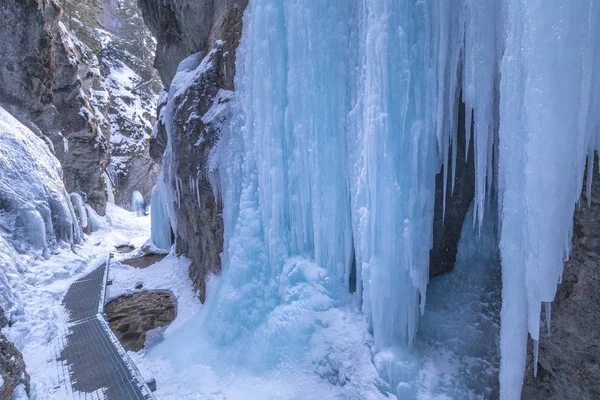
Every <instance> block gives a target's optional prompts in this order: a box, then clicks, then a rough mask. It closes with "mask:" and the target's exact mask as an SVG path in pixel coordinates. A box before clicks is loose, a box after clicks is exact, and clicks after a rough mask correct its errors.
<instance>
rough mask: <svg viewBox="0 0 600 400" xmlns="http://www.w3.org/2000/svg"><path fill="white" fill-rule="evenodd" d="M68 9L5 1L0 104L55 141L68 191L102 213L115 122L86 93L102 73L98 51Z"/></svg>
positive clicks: (0, 8) (0, 11) (0, 10)
mask: <svg viewBox="0 0 600 400" xmlns="http://www.w3.org/2000/svg"><path fill="white" fill-rule="evenodd" d="M61 14H62V10H61V8H60V7H59V6H58V5H57V4H56V3H55V2H54V1H53V0H50V1H47V0H32V1H24V0H8V1H4V2H2V4H1V5H0V18H1V19H2V21H3V22H4V24H5V27H6V29H2V30H1V31H0V41H1V42H2V44H3V45H2V47H1V48H0V60H2V63H1V64H0V102H1V103H2V104H3V105H4V106H5V107H6V108H7V109H8V110H9V111H10V112H11V113H13V114H14V115H15V116H17V117H18V118H19V120H21V121H22V122H24V123H26V124H27V125H28V126H29V127H30V128H31V129H32V130H34V131H35V132H36V133H37V134H38V135H39V136H44V137H47V138H49V140H50V141H51V143H52V145H53V148H54V151H55V154H56V156H57V158H58V159H59V160H60V162H61V164H62V166H63V172H64V181H65V185H66V188H67V190H68V191H69V192H79V193H81V194H83V195H85V197H86V200H87V202H88V203H90V204H91V205H93V206H94V207H95V208H96V209H97V210H98V211H99V212H100V213H101V214H103V213H104V211H105V204H106V199H107V194H106V190H105V183H104V180H103V177H102V172H103V170H104V168H105V166H106V164H107V163H108V145H107V140H106V138H107V129H108V125H107V124H104V123H103V121H102V119H103V118H102V114H101V112H100V110H98V109H97V108H96V107H94V105H93V104H92V103H91V102H90V98H89V96H88V95H87V93H89V90H90V89H91V88H92V87H94V86H95V85H97V84H98V78H99V76H98V74H97V73H96V69H95V65H94V57H93V54H91V53H90V52H89V51H88V50H87V49H86V48H84V47H83V46H80V45H79V44H78V43H77V40H76V38H74V37H73V36H72V35H71V34H70V33H69V31H68V30H67V29H66V28H65V26H64V25H62V24H61V23H60V17H61Z"/></svg>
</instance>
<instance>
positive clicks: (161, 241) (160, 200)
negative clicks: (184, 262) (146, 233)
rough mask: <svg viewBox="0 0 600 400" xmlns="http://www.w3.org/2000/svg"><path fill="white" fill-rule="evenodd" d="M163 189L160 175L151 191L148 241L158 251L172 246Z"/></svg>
mask: <svg viewBox="0 0 600 400" xmlns="http://www.w3.org/2000/svg"><path fill="white" fill-rule="evenodd" d="M164 188H165V183H164V181H163V179H162V174H161V175H160V176H159V179H158V181H157V183H156V186H155V187H154V189H152V201H151V207H150V209H151V211H150V218H151V221H152V225H151V238H150V240H151V241H152V243H154V245H156V247H158V248H159V249H163V250H169V249H170V248H171V244H172V239H171V236H172V231H171V221H170V220H169V214H168V213H167V200H166V198H165V189H164Z"/></svg>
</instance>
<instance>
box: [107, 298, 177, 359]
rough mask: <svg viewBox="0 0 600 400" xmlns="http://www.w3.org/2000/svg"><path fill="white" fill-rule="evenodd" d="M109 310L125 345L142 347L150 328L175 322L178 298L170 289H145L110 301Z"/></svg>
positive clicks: (111, 326)
mask: <svg viewBox="0 0 600 400" xmlns="http://www.w3.org/2000/svg"><path fill="white" fill-rule="evenodd" d="M105 313H106V317H107V319H108V323H109V325H110V328H111V329H112V330H113V332H114V333H115V335H116V336H117V338H118V339H119V341H120V342H121V344H122V345H123V347H124V348H125V349H126V350H129V351H139V350H141V349H142V348H144V344H145V342H146V334H147V333H148V331H150V330H152V329H157V328H162V327H165V326H167V325H169V324H170V323H171V322H173V320H174V319H175V315H176V313H177V299H176V298H175V296H174V295H173V293H171V292H169V291H142V292H137V293H133V294H128V295H124V296H121V297H117V298H116V299H113V300H111V301H109V302H108V303H107V304H106V307H105Z"/></svg>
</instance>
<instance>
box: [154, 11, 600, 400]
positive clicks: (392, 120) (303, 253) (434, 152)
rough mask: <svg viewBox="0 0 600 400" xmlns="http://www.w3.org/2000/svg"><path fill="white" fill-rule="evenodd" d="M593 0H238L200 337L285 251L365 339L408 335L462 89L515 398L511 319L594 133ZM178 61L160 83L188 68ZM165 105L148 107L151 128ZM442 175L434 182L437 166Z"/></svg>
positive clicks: (547, 268)
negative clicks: (489, 216) (211, 274)
mask: <svg viewBox="0 0 600 400" xmlns="http://www.w3.org/2000/svg"><path fill="white" fill-rule="evenodd" d="M599 7H600V5H599V4H598V2H596V1H594V0H582V1H579V2H572V1H568V0H556V1H554V2H539V1H529V0H502V1H494V0H460V1H452V2H449V1H443V0H435V1H431V2H423V1H417V0H362V1H358V0H356V1H342V0H339V1H327V0H314V1H310V2H308V1H304V2H303V1H290V2H281V1H276V0H253V1H251V2H250V4H249V5H248V8H247V9H246V14H245V17H244V33H243V38H242V42H241V44H240V48H239V50H238V57H237V69H236V70H237V72H236V85H235V86H236V92H235V99H234V103H235V104H234V106H233V107H234V108H235V112H234V115H236V118H234V119H233V120H232V121H230V127H229V129H228V131H227V132H225V133H224V135H223V137H222V138H221V141H220V143H219V145H218V146H217V149H218V152H219V154H218V158H219V174H220V182H219V184H218V186H219V188H218V189H219V193H220V194H221V195H222V200H223V220H224V226H225V238H224V240H225V245H224V252H223V256H222V258H223V277H222V279H221V282H220V288H219V290H218V293H217V295H216V296H217V298H216V300H215V301H214V303H213V306H212V309H211V314H210V318H209V319H208V323H207V327H208V330H209V331H210V333H211V336H212V337H213V339H214V340H215V341H216V342H218V343H220V344H229V343H232V342H234V341H236V340H238V339H239V338H240V337H243V336H245V335H246V336H247V335H249V334H251V332H253V331H254V330H255V329H257V327H259V326H263V324H264V323H265V321H268V320H269V318H270V313H271V312H272V311H273V310H274V309H275V308H276V307H277V306H278V305H279V304H281V303H282V302H283V301H285V299H287V298H288V295H289V293H287V292H282V290H283V289H282V287H284V286H285V285H283V284H282V282H285V281H286V279H288V274H289V273H290V271H289V268H287V267H286V265H288V266H289V265H290V260H293V259H294V257H298V256H300V257H301V258H303V259H310V260H312V261H314V263H315V264H316V265H318V266H319V268H322V270H319V271H321V272H320V275H319V276H320V278H319V279H317V280H315V279H312V278H314V277H312V278H311V277H308V276H305V280H306V281H307V282H309V283H311V282H312V283H314V282H320V283H319V285H320V284H322V283H323V280H324V281H327V288H328V289H327V290H328V296H329V298H330V299H331V301H333V302H334V303H336V304H337V303H339V304H342V303H345V302H352V301H355V302H356V303H360V304H361V305H362V309H363V311H364V313H365V315H366V317H367V319H368V321H369V324H370V328H371V329H372V333H373V336H374V347H375V350H376V351H381V350H383V349H387V348H394V347H398V346H407V345H408V346H410V345H411V344H412V343H413V341H414V337H415V333H416V330H417V327H418V317H419V313H420V312H423V310H424V304H425V301H426V288H427V281H428V266H429V260H428V257H429V250H430V247H431V243H432V220H433V210H434V207H433V206H434V204H433V203H434V192H435V174H436V173H437V172H438V171H439V170H440V167H441V166H442V165H443V164H444V163H447V162H448V160H450V159H452V160H453V161H456V162H460V161H461V160H456V152H454V153H452V154H451V152H450V151H449V149H450V144H454V145H453V146H452V148H453V149H456V147H457V146H456V145H455V144H456V140H457V137H456V135H457V132H458V129H457V123H458V118H457V114H458V104H459V103H458V102H459V98H460V96H461V94H462V99H463V101H464V102H465V105H466V110H467V114H466V115H467V118H466V128H467V129H465V131H466V134H467V138H466V140H467V142H468V141H469V140H470V135H469V134H470V132H471V127H473V129H474V148H475V152H474V153H475V154H474V157H475V165H476V178H475V203H474V204H475V205H474V209H475V211H474V212H473V224H475V226H476V227H479V228H481V223H482V221H483V216H484V210H485V209H486V207H487V206H489V201H488V199H489V198H490V194H491V193H492V192H493V193H494V194H497V195H498V200H499V201H498V204H499V206H498V207H499V210H498V216H499V217H498V225H499V226H500V227H501V229H502V233H501V246H500V247H501V256H502V268H503V295H504V297H503V310H502V334H501V356H502V366H501V386H502V389H501V397H502V398H503V399H517V398H519V396H520V389H519V388H520V387H521V382H522V377H523V370H524V363H525V357H526V341H527V335H528V333H529V334H531V336H532V338H533V339H535V340H538V339H539V314H540V309H541V304H542V302H551V301H552V299H553V297H554V293H555V290H556V284H557V283H558V281H559V279H560V275H561V272H562V262H563V260H564V259H565V258H566V257H568V250H569V243H570V235H571V230H572V216H573V209H574V206H575V203H576V202H577V199H578V198H579V195H580V191H581V187H582V180H583V171H584V167H585V163H586V157H587V156H588V155H589V154H591V151H593V150H594V149H595V148H596V147H597V143H598V135H599V132H598V129H599V128H598V119H599V117H598V116H599V115H600V108H599V107H600V100H599V99H598V96H599V95H600V76H599V74H600V72H599V71H600V59H599V57H600V47H599V46H600V44H599V40H598V39H597V38H598V37H600V31H599V29H600V28H599V24H600V10H599ZM207 59H208V58H207ZM190 63H191V62H190V61H189V60H188V61H184V62H183V63H182V64H181V66H180V71H179V72H180V73H182V74H178V75H180V76H181V79H184V80H185V82H174V85H173V86H172V87H171V90H170V92H171V93H170V98H171V97H173V96H177V93H178V90H180V87H181V86H182V85H183V84H184V83H185V84H189V81H191V80H190V79H189V77H186V76H187V75H188V72H189V74H190V76H195V74H196V72H194V71H196V70H194V68H196V69H198V68H199V69H200V70H201V69H202V64H200V65H199V66H198V64H197V63H195V64H194V65H193V66H190V65H191V64H190ZM170 104H171V103H170ZM170 107H171V108H172V107H173V105H172V104H171V106H170ZM172 113H173V110H172V109H169V106H167V108H166V111H165V118H166V122H167V125H168V120H169V115H171V114H172ZM173 134H177V133H176V132H170V135H173ZM467 147H468V146H467ZM166 156H168V157H171V156H176V155H174V154H171V153H170V152H169V150H167V153H166ZM456 162H452V165H456ZM167 164H168V162H167ZM176 172H177V171H170V170H168V171H166V172H164V174H165V175H164V176H165V177H166V178H167V179H166V180H165V183H166V184H168V185H169V186H168V187H169V188H173V187H174V188H179V187H181V185H182V183H181V182H180V179H179V180H178V178H177V173H176ZM444 174H445V177H444V180H445V182H446V190H447V191H452V188H453V181H454V173H453V171H451V170H450V171H447V169H446V168H444ZM165 187H166V186H165ZM160 192H161V193H162V197H160V196H159V197H160V198H162V199H164V201H165V204H166V206H165V212H164V214H161V218H160V224H161V226H162V227H163V228H164V227H166V226H168V224H169V222H170V224H171V226H173V229H175V230H176V228H177V224H176V222H177V221H176V218H174V217H173V216H172V215H173V210H174V207H177V204H178V203H179V201H180V199H179V196H180V190H179V189H176V190H171V189H169V190H165V189H161V191H160ZM154 207H155V206H154V204H153V214H154ZM169 215H171V218H169V217H168V216H169ZM163 228H161V229H160V230H161V231H163V232H166V229H163ZM153 235H154V227H153ZM353 268H356V276H357V295H356V297H355V298H353V300H348V297H345V296H342V293H343V292H346V291H348V289H349V284H350V283H349V281H350V275H352V273H353V270H352V269H353ZM305 273H307V274H308V273H309V271H305ZM312 283H311V284H312ZM332 283H333V284H332ZM282 285H283V286H282ZM286 287H287V286H286ZM286 290H287V289H286ZM311 304H312V303H311ZM312 305H313V306H315V307H317V308H318V307H319V306H322V304H319V303H318V302H315V303H314V304H312ZM298 335H300V336H301V335H302V333H301V332H299V333H298Z"/></svg>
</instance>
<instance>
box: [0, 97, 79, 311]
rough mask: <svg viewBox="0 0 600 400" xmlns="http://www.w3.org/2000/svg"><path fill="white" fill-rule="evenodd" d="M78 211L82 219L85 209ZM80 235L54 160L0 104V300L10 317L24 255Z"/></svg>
mask: <svg viewBox="0 0 600 400" xmlns="http://www.w3.org/2000/svg"><path fill="white" fill-rule="evenodd" d="M79 200H81V198H80V197H79ZM79 212H80V213H83V214H80V215H82V216H83V218H85V215H86V213H85V210H83V211H82V209H81V208H80V209H79ZM81 236H82V235H81V228H80V227H79V224H78V223H77V218H76V216H75V212H74V210H73V206H72V204H71V200H70V198H69V195H68V194H67V192H66V191H65V187H64V185H63V181H62V170H61V167H60V164H59V162H58V160H57V159H56V157H54V155H52V153H51V152H50V149H49V148H48V146H47V144H46V143H44V141H42V139H40V138H38V137H36V136H35V134H34V133H33V132H31V131H30V130H29V129H28V128H26V127H25V126H23V125H22V124H21V123H20V122H19V121H17V120H16V119H15V118H13V117H12V116H11V115H10V114H9V113H8V112H6V111H5V110H4V109H2V108H0V304H1V305H2V307H3V308H4V310H5V311H6V312H7V313H8V314H9V315H10V314H12V313H14V312H17V308H18V306H19V304H18V301H17V300H16V299H15V298H14V292H18V291H19V289H18V288H15V287H14V285H21V283H20V280H19V279H14V278H15V277H19V276H20V274H21V273H22V271H21V269H22V268H23V265H24V264H26V261H27V260H28V256H30V255H33V256H35V257H38V256H48V255H49V252H50V251H51V250H52V249H54V248H55V247H56V246H58V245H59V244H61V243H63V244H67V245H71V244H73V243H77V242H78V241H80V240H81Z"/></svg>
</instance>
